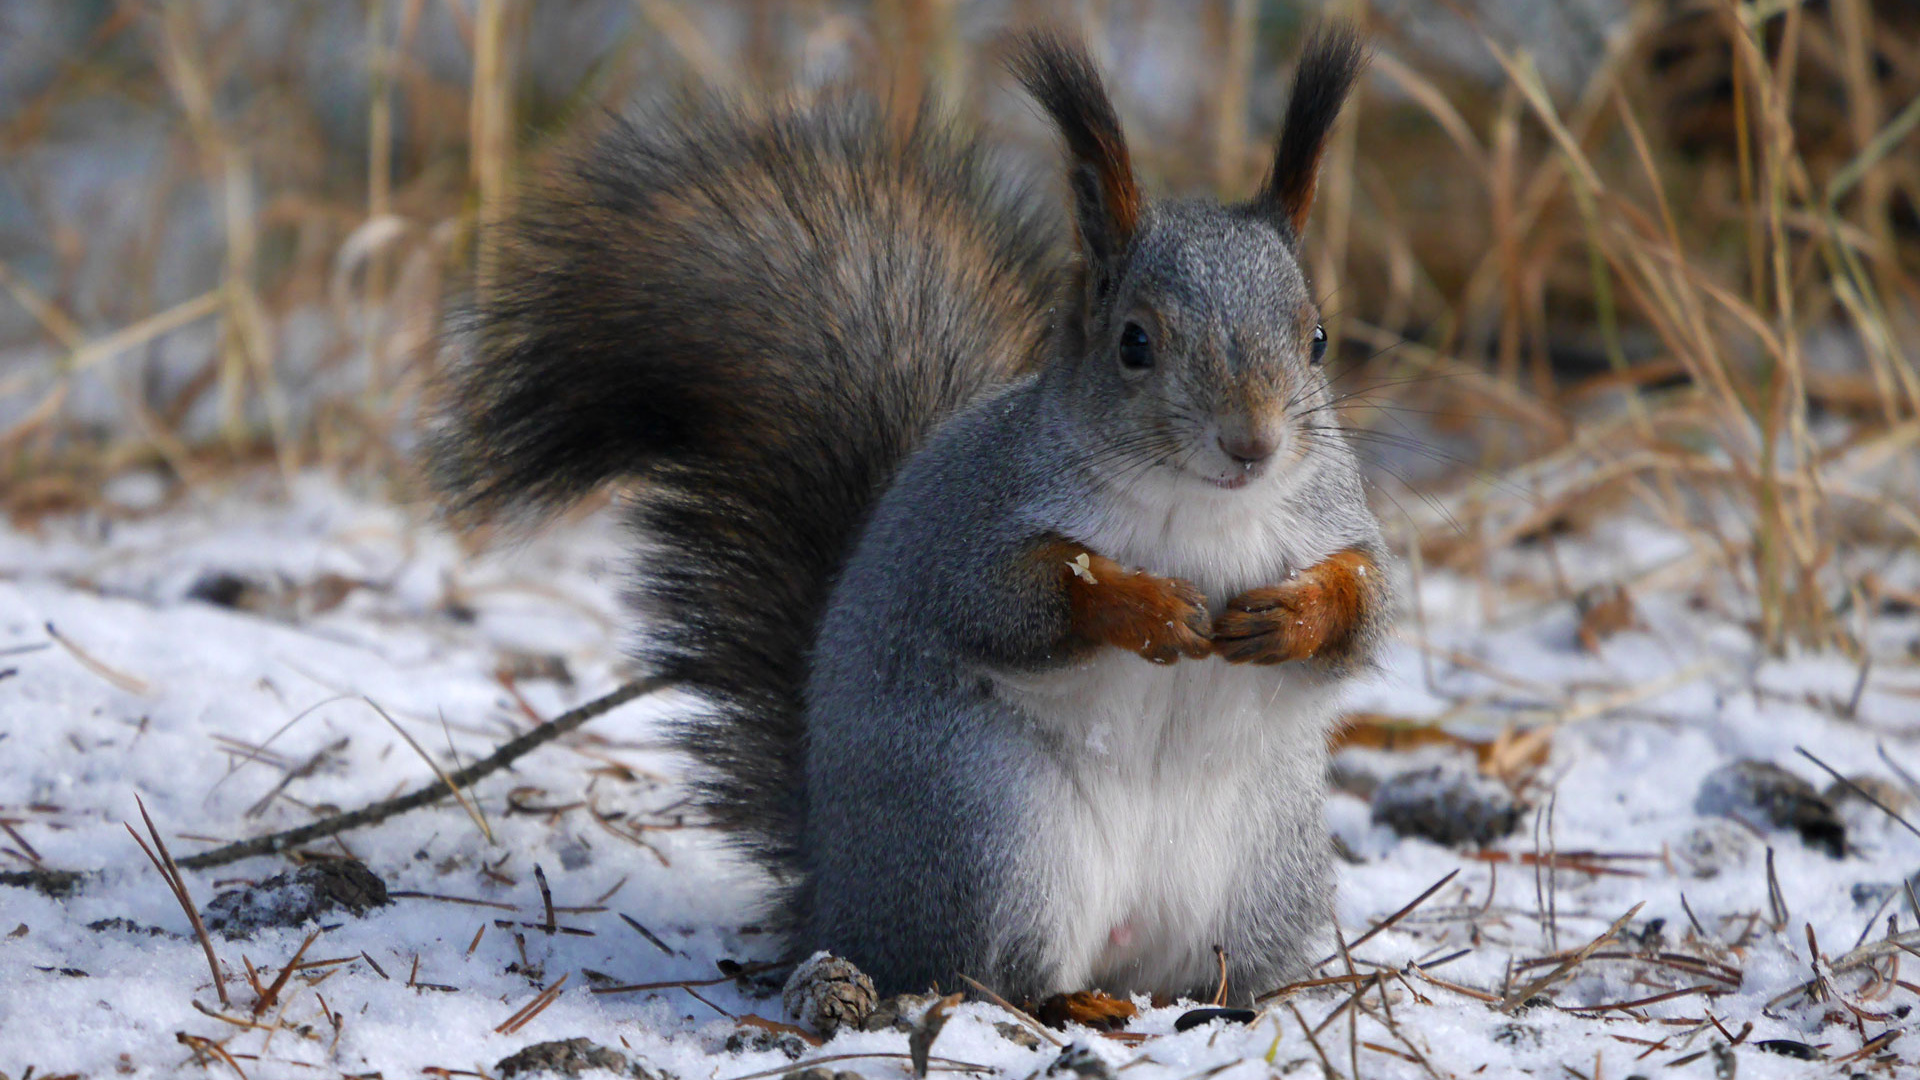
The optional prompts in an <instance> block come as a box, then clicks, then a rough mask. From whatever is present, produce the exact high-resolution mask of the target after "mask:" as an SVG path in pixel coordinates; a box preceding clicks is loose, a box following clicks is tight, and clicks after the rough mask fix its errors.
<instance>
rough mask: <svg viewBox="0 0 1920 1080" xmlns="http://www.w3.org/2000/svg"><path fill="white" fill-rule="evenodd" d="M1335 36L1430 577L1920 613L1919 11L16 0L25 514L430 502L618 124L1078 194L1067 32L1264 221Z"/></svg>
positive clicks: (1784, 624) (13, 391)
mask: <svg viewBox="0 0 1920 1080" xmlns="http://www.w3.org/2000/svg"><path fill="white" fill-rule="evenodd" d="M1324 14H1332V15H1337V16H1339V17H1342V18H1346V19H1350V20H1354V21H1356V22H1358V23H1361V24H1363V25H1364V26H1365V27H1366V28H1367V29H1368V30H1369V32H1370V33H1371V34H1372V35H1373V39H1374V47H1375V50H1376V53H1375V59H1374V63H1373V66H1372V69H1371V74H1370V75H1369V77H1368V78H1367V79H1366V81H1365V83H1364V85H1363V87H1362V90H1361V92H1360V93H1359V95H1358V97H1357V100H1356V102H1355V103H1354V104H1353V105H1352V106H1350V107H1349V109H1348V110H1347V112H1346V114H1345V116H1344V119H1343V121H1342V123H1341V126H1340V128H1339V130H1338V133H1337V135H1336V138H1335V141H1334V143H1333V146H1332V148H1331V150H1330V152H1329V154H1328V158H1327V163H1326V172H1325V175H1324V177H1323V180H1322V185H1321V189H1320V190H1321V197H1320V200H1319V204H1318V206H1317V207H1316V211H1315V220H1314V223H1313V226H1312V228H1311V232H1310V236H1309V241H1308V249H1309V264H1310V267H1311V271H1312V275H1313V279H1314V282H1315V288H1316V289H1317V290H1318V291H1319V292H1320V293H1321V295H1322V296H1324V297H1325V298H1326V300H1325V309H1326V312H1327V313H1328V316H1329V317H1328V319H1327V326H1328V330H1329V332H1330V333H1331V334H1332V335H1333V337H1334V339H1335V342H1336V346H1335V348H1336V353H1335V356H1336V358H1337V359H1336V360H1335V361H1334V363H1335V364H1336V365H1337V366H1336V368H1335V371H1336V378H1337V379H1338V380H1339V387H1340V389H1341V390H1342V392H1344V393H1346V394H1349V395H1350V397H1349V398H1348V399H1347V404H1348V405H1349V406H1350V407H1351V409H1350V416H1349V419H1350V421H1351V423H1352V424H1353V425H1354V426H1355V427H1356V429H1358V430H1359V431H1360V432H1361V436H1360V439H1361V442H1362V445H1363V446H1364V447H1365V449H1366V451H1367V456H1368V458H1369V459H1370V461H1371V463H1372V466H1373V468H1374V469H1375V471H1376V478H1377V479H1378V481H1379V484H1378V490H1379V492H1380V496H1381V504H1382V505H1381V509H1382V514H1383V517H1384V518H1385V519H1386V520H1387V523H1388V526H1389V530H1390V532H1392V533H1393V534H1394V536H1395V539H1396V542H1397V544H1398V546H1399V548H1400V550H1403V551H1405V552H1406V553H1407V554H1408V555H1409V557H1410V560H1411V561H1412V562H1413V564H1414V567H1415V571H1416V575H1417V574H1418V573H1419V571H1420V568H1421V567H1435V566H1444V567H1448V568H1452V569H1456V570H1461V571H1465V572H1468V573H1481V572H1488V573H1490V572H1492V571H1491V570H1490V569H1488V568H1490V567H1492V566H1493V564H1494V562H1495V559H1496V556H1498V555H1500V554H1501V553H1503V552H1513V551H1524V552H1531V553H1534V554H1535V555H1537V556H1538V558H1539V559H1540V560H1543V564H1544V565H1546V566H1547V567H1548V568H1549V570H1550V571H1551V572H1550V573H1548V574H1547V575H1546V577H1545V581H1546V584H1545V585H1536V586H1530V587H1534V588H1537V589H1538V588H1544V589H1548V590H1552V589H1560V590H1566V589H1569V588H1570V586H1568V584H1567V575H1565V574H1563V573H1561V572H1560V568H1559V567H1558V565H1557V563H1556V562H1555V558H1556V556H1555V548H1554V543H1555V538H1556V537H1558V536H1564V535H1567V534H1569V533H1577V532H1585V531H1587V530H1591V529H1592V528H1594V527H1595V526H1596V524H1597V523H1600V522H1603V521H1618V520H1623V519H1634V520H1644V521H1650V522H1652V523H1654V524H1656V525H1657V526H1659V527H1660V528H1661V529H1663V530H1668V531H1670V532H1672V533H1676V534H1678V535H1681V536H1683V537H1685V538H1686V540H1687V543H1688V545H1689V547H1690V553H1689V554H1688V555H1687V556H1686V557H1685V558H1683V559H1679V560H1674V561H1673V562H1672V563H1670V564H1669V567H1668V569H1667V570H1666V571H1664V572H1663V574H1664V576H1657V577H1654V578H1650V579H1649V580H1646V581H1642V582H1640V583H1639V584H1640V586H1641V587H1648V588H1652V587H1665V588H1678V587H1688V588H1693V587H1698V588H1700V589H1701V590H1702V595H1703V597H1706V596H1708V595H1709V594H1710V595H1711V597H1712V598H1713V600H1712V602H1714V603H1725V604H1730V605H1732V606H1733V607H1734V608H1735V609H1736V613H1737V614H1738V615H1739V616H1740V617H1741V618H1742V619H1743V620H1745V621H1747V622H1749V623H1750V624H1751V625H1752V626H1753V627H1754V628H1755V630H1756V631H1757V632H1758V633H1759V634H1760V636H1761V637H1762V639H1763V640H1764V641H1765V642H1766V643H1767V644H1768V645H1769V646H1770V647H1772V648H1773V649H1775V650H1781V649H1785V648H1788V647H1790V646H1792V645H1795V644H1803V645H1808V646H1816V647H1831V648H1838V649H1840V650H1843V651H1852V650H1855V649H1856V648H1857V647H1858V639H1857V636H1856V633H1855V630H1856V628H1857V620H1858V619H1859V618H1864V617H1865V616H1866V614H1867V613H1869V612H1871V611H1875V610H1882V609H1886V608H1889V607H1897V606H1900V605H1906V606H1907V607H1909V608H1910V607H1911V606H1912V605H1913V604H1915V603H1916V602H1920V598H1916V597H1914V596H1912V595H1910V594H1907V593H1902V592H1900V590H1899V589H1898V588H1897V587H1896V586H1894V585H1891V584H1888V583H1887V582H1886V581H1884V580H1882V578H1881V576H1880V575H1879V574H1878V573H1877V571H1876V566H1877V565H1879V564H1881V563H1883V562H1884V561H1885V560H1887V559H1889V558H1892V557H1894V555H1897V554H1898V553H1900V552H1903V551H1906V552H1910V551H1912V550H1914V548H1915V545H1916V540H1917V539H1920V516H1916V504H1917V503H1920V449H1916V447H1920V419H1917V417H1920V132H1916V128H1920V4H1915V3H1913V2H1912V0H1825V2H1814V0H1806V2H1800V3H1796V2H1793V0H1741V2H1736V0H1697V2H1694V0H1642V2H1633V0H1578V2H1572V0H1570V2H1566V3H1556V4H1542V3H1533V2H1529V0H1341V2H1337V3H1331V4H1327V5H1324V6H1323V5H1320V4H1315V3H1308V2H1280V0H1197V2H1191V3H1187V2H1173V0H1158V2H1156V0H1084V2H1080V3H1051V4H1050V3H1037V2H1036V3H1025V2H1015V0H1004V2H1001V0H981V2H959V0H871V2H866V3H856V2H834V0H811V2H807V0H799V2H793V3H772V2H754V0H737V2H726V0H704V2H693V0H171V2H139V0H5V3H4V4H0V509H3V510H4V512H5V513H6V514H7V515H9V517H10V519H11V520H12V522H13V523H14V525H15V526H16V527H20V528H31V527H32V526H33V523H34V522H35V521H36V520H38V519H39V518H41V517H42V516H43V515H46V514H49V513H58V512H62V511H67V510H73V509H79V508H86V509H91V510H97V511H99V512H101V513H103V514H106V515H109V516H114V515H121V516H137V515H140V514H145V513H151V512H153V511H154V510H156V509H158V508H163V507H165V506H166V505H168V504H169V503H170V502H171V501H172V500H175V499H177V498H179V497H180V496H181V495H182V494H184V493H187V492H191V491H195V490H198V489H202V488H205V487H207V486H210V485H211V486H217V485H221V484H224V483H227V482H229V481H231V480H232V479H233V478H235V477H239V476H248V477H257V476H259V475H261V474H266V475H268V476H275V477H279V478H281V479H282V480H290V479H291V478H292V477H294V476H295V475H296V474H301V473H304V472H307V471H310V470H322V471H325V472H327V473H330V474H331V475H333V476H334V477H336V478H338V480H339V481H340V482H342V483H345V484H347V485H350V486H352V487H355V488H359V489H365V490H367V491H370V492H376V493H378V494H380V495H382V496H383V497H387V498H392V499H394V500H397V501H400V502H403V503H411V502H417V501H418V500H419V498H420V492H419V488H418V485H417V483H416V482H415V479H414V473H413V468H412V466H411V464H410V453H409V452H410V448H411V446H412V442H413V433H414V431H415V422H416V417H417V416H418V415H419V414H420V412H421V410H422V408H423V404H424V400H423V395H426V394H428V393H429V392H430V386H431V377H432V375H433V373H434V371H435V369H436V367H437V366H438V364H439V363H440V362H441V358H442V350H443V349H444V348H445V347H446V346H444V345H443V344H442V341H443V338H442V329H443V326H444V325H445V323H446V321H447V318H448V313H449V312H450V311H456V310H457V304H458V301H459V298H460V296H461V295H462V294H463V293H464V292H465V291H466V290H467V289H468V288H470V286H471V282H472V280H473V270H474V267H475V266H476V265H477V264H478V262H479V261H480V260H481V259H482V257H483V253H484V247H485V237H486V236H487V228H486V227H487V225H488V224H489V223H490V222H493V221H497V220H499V219H500V218H501V217H502V216H503V215H505V214H507V213H509V212H510V211H511V207H512V204H513V200H514V194H515V190H516V185H517V184H518V183H519V182H520V180H521V179H522V178H523V177H525V176H526V175H528V174H529V173H530V172H532V171H536V170H538V169H540V168H541V166H542V161H543V159H544V158H546V157H547V156H548V155H549V154H550V153H551V150H552V148H553V147H554V146H555V145H557V143H558V141H559V140H562V139H563V138H564V137H565V135H566V133H567V132H568V131H569V129H570V126H571V125H573V124H575V123H576V122H578V121H580V120H581V119H582V118H591V116H592V115H593V114H594V113H596V112H598V111H599V110H602V109H606V108H617V107H619V106H620V105H621V104H622V103H623V102H627V101H630V100H632V99H634V98H636V97H648V96H663V95H674V94H677V93H683V92H685V91H686V90H687V89H689V88H693V87H700V86H710V87H721V88H725V89H727V90H730V91H734V92H739V93H758V92H779V93H787V92H797V93H802V94H804V93H807V92H809V91H810V90H812V89H816V88H819V87H821V86H825V85H829V84H833V83H837V82H844V81H859V82H865V83H868V84H871V85H872V86H874V87H875V88H876V89H878V90H880V91H882V92H883V93H885V94H886V95H887V96H888V99H889V100H890V101H892V102H894V103H895V104H896V105H897V106H898V107H902V108H905V107H912V106H913V105H915V104H916V103H917V102H919V101H920V100H922V99H923V98H927V97H931V98H933V99H935V100H937V101H938V102H940V106H939V107H941V108H944V109H947V110H949V111H951V112H952V113H954V114H956V115H957V116H960V117H963V118H966V119H967V120H969V121H972V122H977V123H981V124H985V125H987V126H989V127H990V128H991V130H992V131H993V132H994V141H995V142H996V143H998V144H1000V145H1002V146H1004V147H1005V150H1006V155H1007V163H1006V167H1007V168H1008V169H1009V170H1011V171H1013V172H1015V173H1016V174H1019V175H1021V176H1024V177H1026V178H1028V179H1029V180H1030V181H1031V182H1032V183H1034V184H1036V185H1042V186H1045V187H1047V188H1048V189H1049V190H1052V188H1053V187H1054V186H1056V185H1057V178H1056V175H1055V174H1056V172H1057V169H1056V158H1055V151H1054V147H1053V144H1052V142H1051V140H1050V137H1049V135H1048V133H1047V132H1046V131H1045V130H1044V129H1043V127H1042V126H1041V124H1040V123H1039V121H1038V120H1037V118H1036V117H1035V116H1034V115H1033V113H1032V110H1031V109H1030V108H1029V107H1028V106H1027V105H1026V103H1025V102H1024V101H1023V100H1022V99H1020V98H1019V97H1018V96H1017V95H1016V94H1015V93H1014V92H1012V91H1011V89H1010V88H1009V86H1008V82H1009V80H1008V79H1007V78H1006V77H1005V76H1004V75H1003V73H1002V72H1001V70H1000V67H999V59H998V56H999V52H998V49H999V44H1000V43H1001V42H1002V41H1003V39H1004V37H1005V35H1006V34H1007V33H1008V32H1009V31H1010V30H1013V29H1017V28H1019V27H1021V26H1024V25H1031V24H1035V23H1042V22H1045V23H1053V24H1065V25H1068V26H1071V27H1074V28H1077V29H1078V30H1079V32H1080V33H1082V34H1083V35H1084V36H1085V37H1086V38H1087V39H1088V40H1089V42H1090V43H1091V44H1092V46H1093V48H1094V51H1095V53H1096V54H1097V55H1098V56H1099V57H1100V58H1101V60H1102V62H1103V64H1104V66H1105V68H1106V70H1107V72H1108V73H1109V76H1110V79H1111V82H1112V85H1113V87H1114V90H1115V95H1116V97H1117V101H1118V106H1119V109H1120V112H1121V114H1122V117H1123V119H1124V120H1125V122H1126V124H1127V127H1128V129H1129V132H1130V138H1131V140H1132V142H1133V148H1134V156H1135V160H1136V163H1137V165H1138V167H1139V168H1140V169H1141V171H1142V172H1143V173H1144V174H1145V177H1146V179H1147V180H1148V182H1149V184H1150V186H1151V187H1152V188H1154V189H1156V190H1158V191H1162V192H1218V193H1221V194H1224V195H1227V196H1231V197H1241V196H1244V195H1245V194H1246V193H1247V192H1248V191H1250V190H1251V189H1252V188H1253V187H1254V185H1255V184H1256V183H1257V182H1258V180H1259V178H1260V174H1261V172H1262V170H1263V168H1264V165H1265V162H1266V160H1267V153H1268V145H1269V143H1268V140H1269V138H1270V137H1271V134H1272V132H1273V129H1274V126H1275V124H1276V122H1277V120H1278V116H1279V112H1280V109H1281V107H1282V106H1283V104H1284V95H1285V86H1286V81H1287V78H1288V76H1289V64H1290V63H1291V58H1292V56H1293V54H1294V50H1295V47H1296V44H1297V42H1298V41H1299V39H1300V37H1301V35H1302V34H1303V32H1304V30H1305V28H1306V27H1307V26H1309V25H1310V24H1311V23H1312V21H1313V20H1314V19H1316V18H1319V17H1322V16H1323V15H1324ZM130 475H132V476H139V477H142V478H144V479H143V482H142V483H140V484H138V485H132V486H129V485H127V484H125V483H123V480H124V478H126V477H128V476H130ZM425 512H426V511H425V510H424V509H423V510H422V514H423V515H424V514H425ZM1890 553H1891V554H1890ZM1416 580H1417V578H1416ZM1729 583H1731V584H1732V585H1733V586H1734V588H1733V589H1732V590H1731V591H1729V590H1728V589H1726V588H1725V587H1724V586H1726V585H1727V584H1729ZM1730 595H1731V596H1732V597H1733V598H1734V599H1728V597H1729V596H1730ZM1702 602H1707V601H1706V600H1705V599H1703V601H1702Z"/></svg>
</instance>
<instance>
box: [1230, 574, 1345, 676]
mask: <svg viewBox="0 0 1920 1080" xmlns="http://www.w3.org/2000/svg"><path fill="white" fill-rule="evenodd" d="M1315 591H1316V590H1315V589H1314V587H1313V585H1312V583H1311V582H1309V581H1304V580H1303V581H1289V582H1287V583H1286V584H1284V585H1271V586H1267V587H1265V588H1260V589H1252V590H1250V591H1248V592H1244V593H1241V594H1240V595H1239V596H1236V597H1234V598H1233V599H1232V600H1231V601H1229V602H1228V603H1227V610H1226V611H1223V612H1221V613H1220V617H1219V618H1217V619H1215V620H1214V621H1213V654H1214V655H1215V656H1218V657H1219V658H1221V659H1222V660H1225V661H1226V662H1227V663H1229V664H1283V663H1286V662H1287V661H1289V660H1304V659H1307V658H1309V657H1311V656H1312V655H1313V654H1314V651H1315V649H1316V647H1317V646H1318V645H1319V643H1320V642H1319V640H1318V638H1319V635H1317V634H1315V633H1314V630H1315V629H1317V625H1316V624H1317V623H1318V620H1317V619H1315V618H1314V617H1313V611H1312V606H1313V602H1314V599H1315V597H1314V595H1313V594H1314V592H1315Z"/></svg>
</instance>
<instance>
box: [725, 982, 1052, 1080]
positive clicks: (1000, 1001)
mask: <svg viewBox="0 0 1920 1080" xmlns="http://www.w3.org/2000/svg"><path fill="white" fill-rule="evenodd" d="M960 979H961V981H962V982H965V983H966V984H967V985H968V986H971V987H973V988H974V989H975V990H978V991H979V992H980V994H981V996H982V997H984V998H986V999H987V1000H988V1001H991V1002H993V1003H994V1004H995V1005H998V1006H1000V1007H1001V1008H1003V1009H1005V1010H1007V1011H1008V1012H1010V1013H1012V1014H1013V1016H1014V1019H1016V1020H1018V1021H1020V1022H1021V1023H1022V1024H1025V1025H1026V1026H1027V1028H1028V1030H1030V1031H1032V1032H1033V1033H1034V1034H1035V1035H1038V1036H1040V1037H1041V1038H1043V1039H1045V1040H1047V1041H1048V1042H1050V1043H1052V1044H1053V1045H1055V1046H1065V1045H1066V1044H1065V1043H1063V1042H1061V1041H1060V1040H1059V1039H1057V1038H1055V1037H1054V1034H1053V1032H1051V1031H1048V1030H1047V1028H1046V1025H1045V1024H1042V1023H1041V1022H1040V1021H1038V1020H1035V1019H1034V1018H1033V1017H1032V1016H1029V1015H1028V1014H1027V1012H1026V1010H1024V1009H1021V1008H1017V1007H1016V1006H1015V1005H1014V1004H1013V1002H1011V1001H1008V1000H1007V999H1006V998H1003V997H1001V996H1000V995H999V994H996V993H994V992H993V991H991V990H989V989H987V987H986V984H984V983H982V982H981V981H980V980H978V979H976V978H974V977H973V976H971V975H962V976H960ZM741 1080H745V1078H744V1077H743V1078H741Z"/></svg>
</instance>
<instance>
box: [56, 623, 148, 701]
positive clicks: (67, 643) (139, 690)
mask: <svg viewBox="0 0 1920 1080" xmlns="http://www.w3.org/2000/svg"><path fill="white" fill-rule="evenodd" d="M46 627H47V636H48V637H50V638H52V639H53V640H54V641H56V642H59V643H60V647H61V648H63V649H65V650H67V652H68V653H69V654H70V655H71V656H72V657H73V658H74V659H75V660H77V661H79V662H80V666H81V667H83V668H86V669H87V670H88V671H91V672H93V673H94V674H95V675H98V676H100V677H101V678H103V679H105V680H107V681H108V682H110V683H112V684H113V685H114V687H115V688H116V689H119V690H124V691H126V692H127V693H129V694H134V695H137V696H139V697H146V696H148V695H149V694H152V693H153V687H152V686H151V685H149V684H148V683H147V681H146V680H145V679H140V678H136V677H135V676H132V675H129V674H127V673H126V672H124V671H117V670H115V669H114V668H111V667H108V666H107V664H106V663H105V662H104V661H102V660H100V659H99V658H98V657H96V656H94V655H93V654H92V653H89V652H87V651H86V650H85V649H82V648H81V647H80V646H78V645H76V644H74V643H73V640H72V639H71V638H69V637H67V636H66V635H65V634H62V633H61V632H60V631H58V630H55V629H54V628H53V624H52V623H47V624H46Z"/></svg>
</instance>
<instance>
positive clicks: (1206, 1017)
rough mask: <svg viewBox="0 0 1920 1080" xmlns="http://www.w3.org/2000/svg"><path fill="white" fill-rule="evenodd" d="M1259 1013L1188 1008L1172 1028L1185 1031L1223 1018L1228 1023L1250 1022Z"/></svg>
mask: <svg viewBox="0 0 1920 1080" xmlns="http://www.w3.org/2000/svg"><path fill="white" fill-rule="evenodd" d="M1259 1015H1260V1014H1259V1013H1256V1012H1254V1011H1253V1010H1252V1009H1212V1008H1208V1009H1188V1010H1187V1011H1186V1012H1184V1013H1181V1014H1180V1019H1178V1020H1175V1021H1174V1022H1173V1030H1175V1031H1186V1030H1188V1029H1189V1028H1197V1027H1199V1026H1200V1025H1201V1024H1206V1023H1211V1022H1212V1021H1215V1020H1225V1021H1226V1022H1228V1023H1229V1024H1251V1023H1253V1020H1254V1018H1255V1017H1256V1016H1259Z"/></svg>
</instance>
